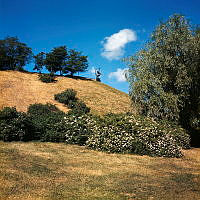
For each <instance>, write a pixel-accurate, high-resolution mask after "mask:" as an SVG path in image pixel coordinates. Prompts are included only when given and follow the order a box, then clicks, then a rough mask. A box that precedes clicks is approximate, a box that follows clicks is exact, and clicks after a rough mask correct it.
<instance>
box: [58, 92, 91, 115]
mask: <svg viewBox="0 0 200 200" xmlns="http://www.w3.org/2000/svg"><path fill="white" fill-rule="evenodd" d="M54 98H55V100H56V101H58V102H60V103H63V104H65V105H66V106H67V107H68V108H70V109H71V111H70V114H84V113H85V114H86V113H89V112H90V108H88V107H87V106H86V104H85V103H84V102H83V101H81V100H79V99H78V98H77V97H76V91H75V90H73V89H67V90H65V91H63V92H61V93H59V94H55V96H54Z"/></svg>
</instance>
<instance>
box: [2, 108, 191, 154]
mask: <svg viewBox="0 0 200 200" xmlns="http://www.w3.org/2000/svg"><path fill="white" fill-rule="evenodd" d="M38 108H40V109H41V110H37V109H38ZM0 139H1V140H4V141H13V140H15V141H16V140H22V141H28V140H40V141H48V142H66V143H68V144H78V145H86V146H88V147H89V148H92V149H96V150H100V151H107V152H113V153H136V154H140V155H150V156H165V157H181V156H182V153H181V149H187V148H190V137H189V135H188V134H187V133H186V132H185V130H184V129H182V128H180V127H178V126H177V125H174V124H172V123H169V122H167V121H160V122H157V121H154V120H153V119H151V118H147V117H142V116H135V115H132V114H128V113H127V114H108V115H106V116H104V117H98V116H94V115H90V114H80V113H71V114H70V113H67V114H66V113H63V112H61V111H59V110H58V109H57V108H56V107H55V106H53V105H50V104H48V105H40V104H36V105H31V106H30V108H29V109H28V114H25V113H21V112H17V111H16V109H15V108H4V109H3V110H2V111H0Z"/></svg>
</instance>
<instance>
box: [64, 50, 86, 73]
mask: <svg viewBox="0 0 200 200" xmlns="http://www.w3.org/2000/svg"><path fill="white" fill-rule="evenodd" d="M87 67H88V61H87V56H82V55H81V52H78V51H75V50H74V49H71V50H70V51H69V52H68V59H67V61H66V63H65V66H64V68H63V72H64V73H68V72H70V73H71V75H72V76H73V74H74V73H76V72H85V71H86V69H87Z"/></svg>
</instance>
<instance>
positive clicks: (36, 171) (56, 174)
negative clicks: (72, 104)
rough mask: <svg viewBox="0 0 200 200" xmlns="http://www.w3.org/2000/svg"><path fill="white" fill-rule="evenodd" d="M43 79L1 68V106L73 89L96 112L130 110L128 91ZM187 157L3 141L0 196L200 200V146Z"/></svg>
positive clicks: (22, 107)
mask: <svg viewBox="0 0 200 200" xmlns="http://www.w3.org/2000/svg"><path fill="white" fill-rule="evenodd" d="M56 80H57V82H56V83H48V84H46V83H42V82H41V81H39V80H38V74H36V73H22V72H17V71H0V97H1V98H0V109H1V108H3V107H5V106H16V108H17V110H18V111H26V110H27V107H28V106H29V105H30V104H33V103H43V104H45V103H47V102H49V103H52V104H55V105H56V106H57V107H58V108H59V109H61V110H63V111H67V108H66V107H64V106H63V105H62V104H60V103H58V102H57V101H55V100H54V94H57V93H59V92H61V91H63V90H65V89H67V88H73V89H75V90H76V91H77V96H78V97H79V98H80V99H81V100H83V101H84V102H85V103H86V104H87V106H89V107H90V108H91V110H92V113H96V114H101V115H102V114H105V113H107V112H113V113H120V112H127V111H130V109H131V108H130V100H129V98H128V95H127V94H125V93H123V92H120V91H118V90H116V89H113V88H111V87H109V86H107V85H105V84H103V83H99V82H96V81H94V80H90V79H84V78H78V77H76V78H73V79H72V78H69V77H60V76H58V77H57V78H56ZM183 154H184V157H182V158H163V157H149V156H138V155H130V154H129V155H128V154H108V153H105V152H98V151H94V150H90V149H87V148H86V147H84V146H77V145H66V144H64V143H50V142H45V143H44V142H43V143H41V142H9V143H6V142H2V141H0V200H6V199H10V200H14V199H15V200H22V199H26V200H61V199H62V200H63V199H66V200H76V199H80V200H121V199H122V200H136V199H137V200H174V199H175V200H190V199H192V200H199V199H200V149H197V148H196V149H195V148H194V149H190V150H183Z"/></svg>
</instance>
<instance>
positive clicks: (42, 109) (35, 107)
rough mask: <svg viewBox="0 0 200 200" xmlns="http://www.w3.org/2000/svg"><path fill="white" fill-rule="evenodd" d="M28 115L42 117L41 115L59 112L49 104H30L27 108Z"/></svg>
mask: <svg viewBox="0 0 200 200" xmlns="http://www.w3.org/2000/svg"><path fill="white" fill-rule="evenodd" d="M27 112H28V114H30V115H43V114H45V115H46V114H50V113H52V112H61V111H60V110H59V109H58V108H57V107H56V106H55V105H52V104H50V103H47V104H41V103H38V104H37V103H36V104H31V105H30V106H29V107H28V111H27Z"/></svg>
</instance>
